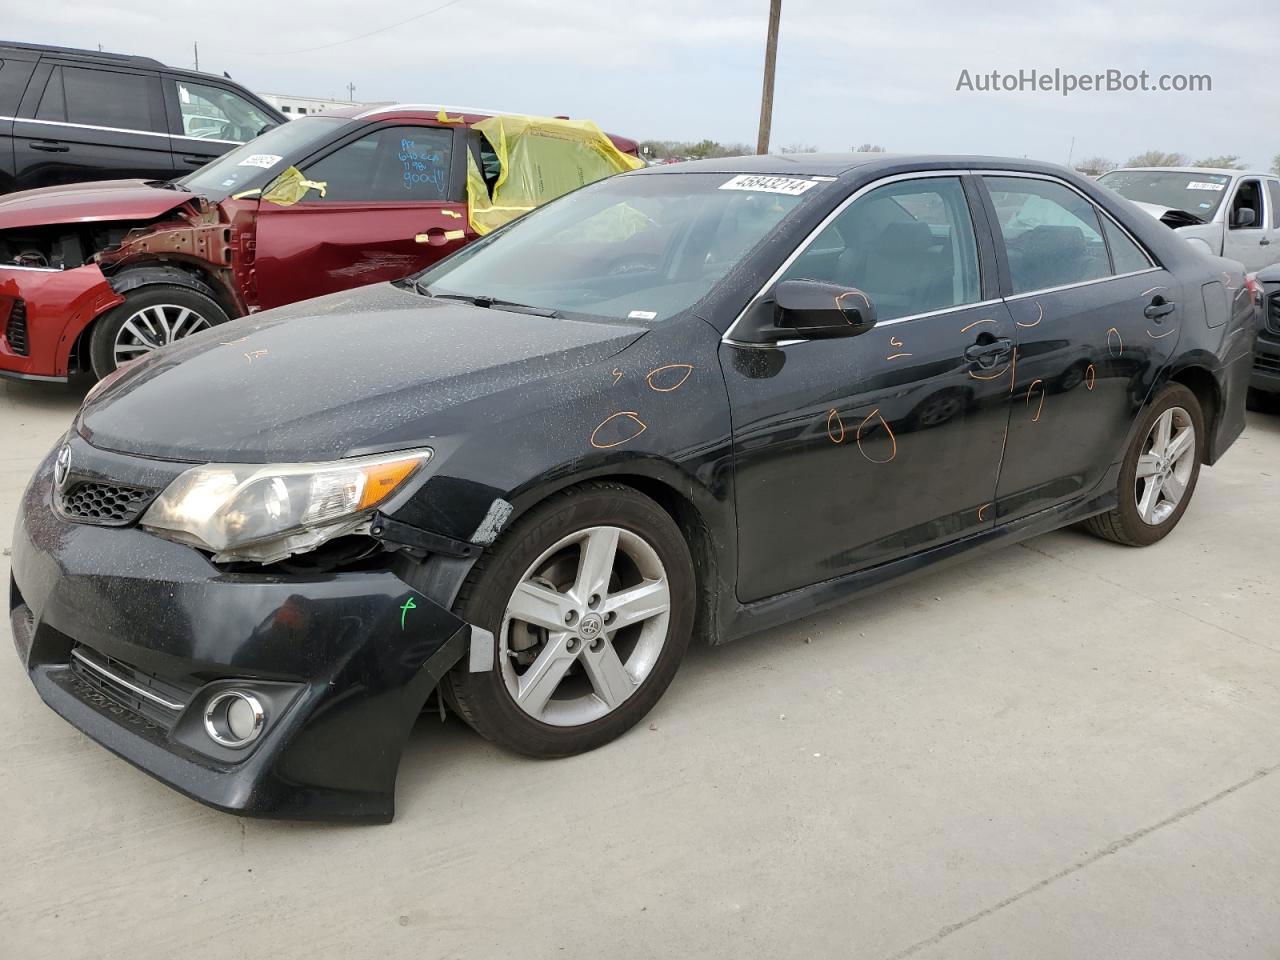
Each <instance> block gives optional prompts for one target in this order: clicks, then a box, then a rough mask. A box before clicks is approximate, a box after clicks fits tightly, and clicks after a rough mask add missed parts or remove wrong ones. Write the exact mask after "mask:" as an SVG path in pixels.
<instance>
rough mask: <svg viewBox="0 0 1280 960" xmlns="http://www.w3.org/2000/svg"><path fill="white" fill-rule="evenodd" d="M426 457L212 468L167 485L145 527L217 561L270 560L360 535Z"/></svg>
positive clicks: (421, 453) (412, 454)
mask: <svg viewBox="0 0 1280 960" xmlns="http://www.w3.org/2000/svg"><path fill="white" fill-rule="evenodd" d="M430 459H431V451H430V450H429V449H422V450H414V451H405V452H401V453H395V454H388V455H385V456H376V457H353V458H352V459H350V460H335V461H333V462H332V463H281V464H269V465H264V464H256V463H249V464H238V463H209V464H205V465H203V466H199V467H192V468H191V469H190V470H187V471H186V472H185V473H183V474H181V475H180V476H179V477H178V478H177V479H176V480H174V481H173V482H172V483H170V484H169V486H168V487H166V488H165V490H164V492H163V493H162V494H160V496H159V497H158V498H157V499H156V501H155V503H153V504H152V505H151V506H150V507H149V508H148V510H147V512H146V513H145V514H143V516H142V526H143V527H144V528H146V529H147V530H150V531H151V532H152V533H155V534H158V535H160V536H162V537H167V538H169V539H170V540H177V541H179V542H180V543H187V544H190V545H191V546H194V547H199V548H201V549H202V550H209V551H211V552H212V553H213V554H214V560H218V561H222V560H256V561H258V562H260V563H272V562H274V561H276V560H280V559H282V558H284V557H287V556H289V555H290V554H293V553H301V552H303V551H305V550H312V549H314V548H315V547H317V546H319V545H320V544H322V543H324V542H325V541H326V540H330V539H332V538H333V537H337V536H342V535H343V534H347V533H351V532H353V531H355V530H357V529H358V528H359V527H360V526H361V525H362V524H364V523H367V522H368V520H369V516H370V515H371V514H372V513H373V511H374V509H375V508H377V507H378V506H379V505H380V504H382V503H385V502H386V501H387V499H388V498H389V497H390V496H391V495H392V494H393V493H395V491H396V490H397V489H399V488H400V486H401V485H402V484H404V482H405V481H406V480H408V479H409V478H410V477H412V476H413V475H414V474H415V473H417V472H418V470H420V469H421V468H422V467H423V466H424V465H425V464H426V463H427V461H428V460H430Z"/></svg>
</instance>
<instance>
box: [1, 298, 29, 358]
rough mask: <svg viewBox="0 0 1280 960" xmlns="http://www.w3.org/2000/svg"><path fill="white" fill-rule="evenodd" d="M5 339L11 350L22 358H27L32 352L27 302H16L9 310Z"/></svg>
mask: <svg viewBox="0 0 1280 960" xmlns="http://www.w3.org/2000/svg"><path fill="white" fill-rule="evenodd" d="M4 338H5V339H6V340H8V341H9V349H10V350H12V351H13V352H14V353H16V354H17V355H18V356H20V357H25V356H27V354H28V353H29V352H30V350H31V342H30V341H29V340H28V339H27V302H26V301H25V300H15V301H14V302H13V306H12V307H11V308H10V309H9V322H8V323H7V324H5V328H4Z"/></svg>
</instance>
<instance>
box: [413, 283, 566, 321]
mask: <svg viewBox="0 0 1280 960" xmlns="http://www.w3.org/2000/svg"><path fill="white" fill-rule="evenodd" d="M414 287H415V288H416V289H417V291H418V292H419V293H420V294H422V295H423V296H424V297H432V298H434V299H436V300H461V301H462V302H463V303H470V304H472V305H473V306H477V307H487V308H492V309H495V310H507V311H509V312H511V313H527V314H530V315H531V316H535V317H553V318H554V317H559V316H560V314H559V313H557V312H556V311H555V310H551V309H549V308H547V307H535V306H531V305H530V304H527V303H517V302H516V301H514V300H500V299H499V298H497V297H490V296H486V295H485V294H480V295H479V296H474V297H473V296H471V295H470V294H466V293H437V292H436V291H434V290H432V289H431V288H430V287H427V286H423V285H422V284H420V283H417V284H414Z"/></svg>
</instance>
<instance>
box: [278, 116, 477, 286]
mask: <svg viewBox="0 0 1280 960" xmlns="http://www.w3.org/2000/svg"><path fill="white" fill-rule="evenodd" d="M463 133H464V131H461V130H458V129H456V128H447V127H432V126H407V125H403V124H401V125H395V126H381V127H378V128H376V129H373V130H371V131H366V132H365V133H364V134H362V135H357V136H356V138H355V139H352V140H348V141H346V142H344V143H342V144H340V145H339V146H337V147H336V148H335V149H333V150H331V151H329V152H327V153H326V154H325V155H323V156H321V157H320V158H318V159H316V160H314V161H309V162H308V163H306V164H305V165H304V168H303V170H302V173H303V175H304V176H305V177H306V178H307V179H308V180H311V181H314V182H316V183H321V184H324V193H323V194H321V193H320V192H319V190H317V189H313V190H311V191H310V192H308V193H307V195H306V196H305V197H304V198H303V199H302V200H301V201H300V202H299V203H296V204H293V205H292V206H277V205H275V204H273V203H271V202H269V201H266V200H264V201H263V202H262V203H261V204H259V207H258V225H257V278H258V303H259V306H260V307H261V308H262V309H268V308H270V307H276V306H280V305H281V304H285V303H293V302H294V301H296V300H305V299H307V298H308V297H318V296H320V295H322V294H326V293H334V292H336V291H338V290H346V289H348V288H350V287H359V286H363V285H365V284H369V283H380V282H383V281H387V280H399V279H401V278H402V277H406V276H408V275H409V274H411V273H414V272H416V271H418V270H421V269H423V268H425V267H427V266H430V265H431V264H432V263H435V262H436V261H437V260H439V259H440V258H442V257H444V256H445V255H447V254H449V253H452V252H453V251H454V250H457V249H458V248H459V247H461V246H463V245H464V244H465V243H466V242H467V241H468V240H469V239H471V238H473V237H474V236H475V234H474V233H473V232H472V231H471V228H470V226H469V225H468V223H467V205H466V203H465V201H464V199H463V197H464V189H465V186H464V178H463V176H462V174H461V171H462V170H464V169H465V166H464V165H463V164H460V163H458V162H456V161H457V159H458V152H459V151H461V150H462V149H463V143H462V134H463ZM455 141H456V142H455Z"/></svg>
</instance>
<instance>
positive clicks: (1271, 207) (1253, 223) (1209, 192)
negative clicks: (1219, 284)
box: [1098, 167, 1280, 273]
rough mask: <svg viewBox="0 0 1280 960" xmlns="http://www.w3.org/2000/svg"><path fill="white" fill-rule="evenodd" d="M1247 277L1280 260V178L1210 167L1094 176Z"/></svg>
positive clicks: (1128, 170)
mask: <svg viewBox="0 0 1280 960" xmlns="http://www.w3.org/2000/svg"><path fill="white" fill-rule="evenodd" d="M1098 182H1099V183H1101V184H1102V185H1103V186H1105V187H1109V188H1110V189H1112V190H1114V191H1115V192H1116V193H1118V194H1120V195H1121V196H1122V197H1125V198H1126V199H1129V200H1132V201H1133V202H1134V203H1136V204H1137V205H1138V206H1140V207H1142V208H1143V209H1144V210H1146V211H1147V213H1149V214H1151V215H1152V216H1153V217H1155V218H1156V219H1158V220H1160V221H1161V222H1163V223H1165V224H1167V225H1168V226H1170V227H1172V228H1173V229H1175V230H1177V231H1178V233H1180V234H1182V235H1183V236H1185V237H1186V238H1187V239H1188V240H1190V241H1192V242H1194V243H1195V244H1196V245H1197V246H1200V245H1201V244H1203V245H1204V247H1205V249H1206V251H1207V252H1208V253H1211V254H1213V255H1214V256H1218V257H1230V258H1231V259H1232V260H1238V261H1239V262H1240V263H1242V264H1244V267H1245V270H1246V271H1248V272H1249V273H1253V272H1255V271H1258V270H1261V269H1262V268H1263V267H1268V266H1270V265H1271V264H1273V263H1277V262H1280V177H1277V176H1275V175H1274V174H1269V173H1251V172H1249V171H1245V170H1222V169H1217V168H1213V167H1125V168H1122V169H1120V170H1113V171H1111V172H1110V173H1107V174H1104V175H1103V176H1101V177H1099V178H1098Z"/></svg>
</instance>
